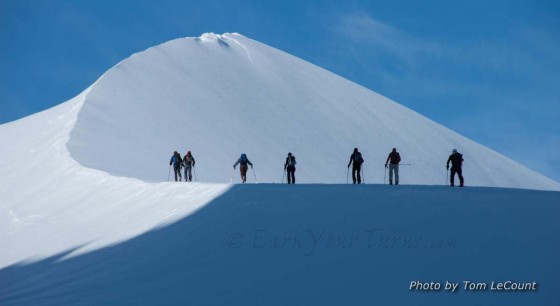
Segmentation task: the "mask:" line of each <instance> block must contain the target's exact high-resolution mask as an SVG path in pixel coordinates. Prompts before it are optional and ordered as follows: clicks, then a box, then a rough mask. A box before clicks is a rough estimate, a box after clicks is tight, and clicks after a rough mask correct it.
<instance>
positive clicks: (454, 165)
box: [447, 149, 465, 187]
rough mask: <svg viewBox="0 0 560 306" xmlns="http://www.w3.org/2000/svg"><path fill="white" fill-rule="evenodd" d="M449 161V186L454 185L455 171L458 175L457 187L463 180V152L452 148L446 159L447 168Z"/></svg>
mask: <svg viewBox="0 0 560 306" xmlns="http://www.w3.org/2000/svg"><path fill="white" fill-rule="evenodd" d="M449 162H451V176H450V177H449V184H450V185H451V187H453V186H455V184H454V183H455V173H457V175H458V176H459V187H463V186H464V183H465V181H464V180H463V169H462V168H463V154H461V153H459V152H457V149H453V152H452V154H451V155H449V158H448V159H447V170H449Z"/></svg>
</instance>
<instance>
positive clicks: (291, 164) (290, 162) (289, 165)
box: [284, 153, 296, 184]
mask: <svg viewBox="0 0 560 306" xmlns="http://www.w3.org/2000/svg"><path fill="white" fill-rule="evenodd" d="M284 170H286V171H287V172H288V184H295V183H296V176H295V173H296V157H295V156H293V155H292V153H288V157H286V162H285V163H284Z"/></svg>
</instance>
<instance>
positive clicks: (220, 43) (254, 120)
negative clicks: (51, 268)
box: [68, 34, 560, 190]
mask: <svg viewBox="0 0 560 306" xmlns="http://www.w3.org/2000/svg"><path fill="white" fill-rule="evenodd" d="M354 147H358V148H360V150H361V151H362V154H363V155H364V158H365V160H366V163H365V164H364V176H365V179H366V182H367V183H383V174H384V168H383V164H384V163H385V159H386V157H387V154H388V153H389V152H390V150H391V149H392V148H393V147H396V148H398V149H399V151H400V153H401V156H402V158H403V162H404V163H411V164H412V166H410V167H406V168H405V167H403V168H402V169H401V172H402V175H401V177H402V178H401V183H403V184H438V185H439V184H444V183H445V180H446V170H445V167H444V165H445V162H446V161H447V157H448V156H449V155H450V153H451V150H452V149H453V148H458V149H459V151H460V152H462V153H464V158H465V164H464V174H465V178H466V183H467V185H469V186H500V187H515V188H531V189H554V190H559V189H560V185H559V184H558V183H556V182H554V181H552V180H550V179H548V178H546V177H544V176H542V175H540V174H538V173H536V172H534V171H531V170H529V169H527V168H525V167H523V166H521V165H519V164H518V163H516V162H514V161H512V160H510V159H508V158H506V157H504V156H502V155H500V154H498V153H496V152H494V151H492V150H490V149H488V148H486V147H484V146H481V145H479V144H477V143H475V142H473V141H471V140H469V139H467V138H465V137H463V136H461V135H458V134H457V133H455V132H453V131H451V130H449V129H447V128H445V127H443V126H441V125H439V124H437V123H435V122H433V121H431V120H429V119H427V118H425V117H423V116H421V115H419V114H417V113H415V112H414V111H411V110H410V109H407V108H405V107H403V106H401V105H399V104H397V103H395V102H393V101H391V100H389V99H387V98H385V97H382V96H380V95H378V94H376V93H374V92H372V91H371V90H368V89H366V88H364V87H361V86H359V85H356V84H355V83H352V82H350V81H348V80H345V79H343V78H341V77H339V76H337V75H335V74H333V73H330V72H328V71H326V70H324V69H321V68H319V67H317V66H314V65H312V64H309V63H307V62H305V61H303V60H301V59H298V58H296V57H293V56H291V55H289V54H286V53H284V52H281V51H279V50H276V49H274V48H271V47H268V46H266V45H263V44H261V43H258V42H256V41H253V40H251V39H248V38H246V37H244V36H242V35H239V34H224V35H214V34H205V35H203V36H201V37H199V38H185V39H177V40H173V41H170V42H167V43H164V44H162V45H159V46H156V47H154V48H150V49H148V50H146V51H144V52H141V53H138V54H135V55H133V56H131V57H130V58H128V59H127V60H125V61H123V62H121V63H120V64H118V65H117V66H116V67H114V68H113V69H111V70H109V71H108V72H107V73H105V74H104V75H103V76H102V77H101V78H100V79H99V81H98V82H97V83H96V84H95V85H93V86H92V88H91V90H90V92H89V93H88V94H87V97H86V98H85V101H84V103H83V106H82V109H81V111H80V113H79V115H78V120H77V122H76V124H75V127H74V129H73V130H72V132H71V137H70V139H69V141H68V148H69V151H70V153H71V156H72V158H73V159H75V160H76V161H77V162H78V163H80V164H82V165H84V166H85V167H88V168H94V169H98V170H101V171H104V172H107V173H109V174H111V175H115V176H125V177H133V178H138V179H141V180H144V181H147V182H159V181H163V180H166V178H167V170H168V169H167V168H166V162H168V161H169V158H170V157H171V153H172V152H173V151H174V150H178V151H179V152H180V153H181V154H182V155H183V154H185V153H186V151H187V150H190V151H192V152H193V155H194V157H195V158H196V159H197V162H198V163H197V168H196V170H197V175H198V179H199V180H200V181H205V182H222V183H225V182H228V181H229V179H230V177H231V175H232V170H233V169H232V165H233V163H234V162H235V161H236V159H237V158H238V157H239V155H240V153H247V154H248V157H249V159H250V160H251V161H252V162H253V163H254V164H255V171H256V174H257V176H258V177H257V178H258V179H260V181H262V182H274V183H276V182H280V180H281V177H282V171H283V168H282V165H283V162H284V160H285V157H286V155H287V153H288V152H292V153H293V154H294V155H295V156H296V157H297V160H298V166H299V167H298V169H297V178H298V181H299V182H301V183H344V182H345V181H346V163H347V162H348V159H349V156H350V154H351V153H352V149H353V148H354ZM235 178H237V175H235Z"/></svg>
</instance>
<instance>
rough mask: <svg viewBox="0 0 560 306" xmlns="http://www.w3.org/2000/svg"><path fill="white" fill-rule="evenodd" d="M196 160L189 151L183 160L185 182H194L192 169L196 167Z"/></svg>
mask: <svg viewBox="0 0 560 306" xmlns="http://www.w3.org/2000/svg"><path fill="white" fill-rule="evenodd" d="M194 164H195V160H194V157H193V156H192V154H191V151H188V152H187V154H185V157H184V158H183V167H185V182H187V181H188V182H192V168H193V167H194Z"/></svg>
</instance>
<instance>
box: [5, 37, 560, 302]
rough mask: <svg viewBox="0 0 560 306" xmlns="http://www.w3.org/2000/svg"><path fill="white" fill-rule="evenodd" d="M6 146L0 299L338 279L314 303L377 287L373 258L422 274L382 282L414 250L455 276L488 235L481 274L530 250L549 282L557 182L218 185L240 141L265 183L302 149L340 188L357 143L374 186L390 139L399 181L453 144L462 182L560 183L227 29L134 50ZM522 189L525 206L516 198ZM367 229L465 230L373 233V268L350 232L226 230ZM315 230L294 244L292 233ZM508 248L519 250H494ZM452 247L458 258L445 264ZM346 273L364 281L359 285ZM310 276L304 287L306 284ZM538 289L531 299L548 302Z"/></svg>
mask: <svg viewBox="0 0 560 306" xmlns="http://www.w3.org/2000/svg"><path fill="white" fill-rule="evenodd" d="M0 143H2V146H1V147H0V156H1V158H0V170H1V174H2V175H0V245H1V246H2V252H0V304H3V305H4V304H6V305H12V304H13V305H29V304H30V303H31V304H37V305H41V304H45V305H64V304H76V303H83V304H91V305H101V304H103V305H122V304H137V303H136V302H138V301H144V304H157V303H160V304H161V303H163V304H178V303H179V304H180V303H183V304H184V303H185V302H193V301H194V304H215V303H222V304H223V303H225V304H228V303H229V304H231V303H232V301H236V300H237V299H238V298H241V301H245V302H247V304H259V303H260V304H263V303H264V304H271V305H272V304H275V303H276V304H278V305H281V304H286V303H288V302H290V301H292V300H291V299H290V298H289V297H288V296H285V297H278V299H276V302H275V303H273V302H272V301H271V300H270V299H271V298H275V297H276V296H275V294H276V293H274V292H275V290H276V288H277V287H278V285H279V284H285V283H286V282H288V283H292V284H293V286H291V287H290V286H288V287H286V289H287V292H288V293H293V294H295V296H296V298H297V297H300V299H299V301H307V300H306V298H307V297H305V296H306V294H307V293H312V294H313V293H316V294H317V296H323V295H322V293H321V292H323V290H324V288H323V285H321V281H322V280H326V279H330V280H331V281H332V282H331V283H330V285H329V286H332V288H331V289H332V290H328V291H329V292H330V293H331V294H327V295H324V296H323V299H322V300H321V301H324V302H329V301H331V302H333V301H335V302H336V301H338V302H342V300H341V298H342V296H333V294H334V293H335V292H336V290H340V291H339V292H343V293H348V294H349V296H353V298H354V299H357V300H356V301H360V300H361V299H362V298H367V296H368V294H369V293H368V292H369V291H368V290H369V288H370V287H369V284H371V282H374V285H376V286H382V285H383V284H384V283H383V282H384V280H383V279H380V278H376V279H370V278H369V276H367V275H377V276H388V275H391V273H393V272H394V271H391V269H392V268H391V266H386V265H383V264H382V263H383V262H384V261H389V262H391V263H392V264H394V266H392V267H396V266H401V265H402V264H403V262H410V263H411V265H409V266H407V269H410V270H409V271H413V272H414V273H416V274H414V273H413V274H410V273H404V272H405V270H404V269H400V270H399V271H400V274H398V275H396V276H391V277H390V280H391V281H392V282H393V283H396V282H398V283H402V282H405V283H406V282H407V281H410V280H412V278H413V277H419V278H422V277H424V278H426V277H427V275H429V273H428V272H429V271H425V270H422V269H423V268H422V267H428V265H427V264H425V263H426V262H429V264H430V267H436V266H439V265H440V264H441V263H446V266H445V267H444V268H441V269H440V268H438V269H437V272H438V276H441V277H442V279H445V277H448V276H449V275H446V274H445V271H448V269H449V268H450V267H455V269H456V270H457V272H458V273H459V272H461V273H463V275H467V274H465V273H469V271H471V270H472V269H474V268H475V267H476V268H479V267H480V265H479V264H477V262H476V261H472V260H471V259H472V256H473V254H479V253H480V254H482V253H484V252H486V250H488V249H491V251H490V253H491V254H493V255H492V260H491V261H490V263H491V265H490V264H489V266H488V268H493V270H492V269H490V270H492V271H495V272H496V273H497V274H494V275H490V274H485V275H484V276H485V277H487V279H490V278H491V277H495V276H496V275H497V276H500V277H502V276H503V277H504V278H506V277H509V276H510V275H511V273H510V274H508V273H509V272H511V271H512V269H513V268H515V267H518V264H519V265H521V264H522V263H523V262H524V260H525V261H526V260H528V259H530V263H531V264H533V265H535V264H536V265H537V266H538V267H537V268H538V269H537V270H535V269H533V266H532V265H527V267H526V269H525V268H524V270H522V271H521V272H519V273H518V274H517V275H513V276H519V277H520V278H522V279H532V278H537V276H542V277H541V278H540V280H542V281H543V282H544V281H549V282H555V281H556V280H557V279H555V278H554V277H553V276H551V275H550V274H547V272H546V271H549V268H550V266H551V265H554V264H553V263H552V262H551V261H550V258H554V257H556V256H552V255H551V256H548V255H547V256H548V257H547V256H544V257H543V256H541V255H539V254H553V255H557V254H558V248H557V247H556V246H557V243H556V242H557V237H556V236H554V235H553V234H552V233H556V232H557V228H558V226H557V223H556V222H555V221H554V220H556V218H555V216H557V215H558V205H557V200H558V193H557V192H542V191H540V192H539V191H530V190H508V189H496V190H493V189H488V188H465V189H463V190H460V189H453V190H452V189H451V188H445V187H443V186H442V187H434V186H399V188H402V189H389V188H390V187H389V186H341V185H312V184H309V185H307V186H291V187H295V188H294V189H287V188H290V186H279V185H276V186H275V185H272V184H261V185H252V186H239V185H229V184H223V183H225V182H228V181H229V179H230V177H232V176H233V177H234V178H235V182H238V180H239V179H238V175H237V172H233V168H232V165H233V163H234V162H235V161H236V159H237V158H238V157H239V154H240V153H247V154H248V157H249V159H250V160H251V161H252V162H253V163H254V165H255V174H256V175H258V179H259V182H268V183H279V182H280V180H281V175H282V173H281V171H282V170H283V168H282V166H283V162H284V159H285V157H286V154H287V152H288V151H290V152H292V153H294V155H295V156H296V157H297V161H298V168H297V172H296V176H297V179H298V182H299V183H345V182H346V171H347V169H346V164H347V162H348V158H349V156H350V153H351V152H352V149H353V148H354V147H359V148H360V149H361V151H362V153H363V154H364V158H365V160H366V163H365V169H364V176H365V180H366V183H368V184H370V183H377V184H382V183H383V174H384V167H383V164H384V162H385V159H386V157H387V154H388V153H389V151H390V149H391V148H392V147H397V148H398V149H399V151H400V152H401V156H402V157H403V163H411V164H412V166H408V167H404V166H403V167H401V183H402V184H405V185H407V184H410V185H412V184H418V185H443V184H444V182H445V178H446V177H445V176H446V172H445V168H444V166H445V162H446V160H447V157H448V156H449V153H450V151H451V149H453V148H457V149H459V151H460V152H461V153H463V154H464V157H465V164H464V175H465V179H466V184H467V186H473V185H474V186H476V185H478V186H487V187H513V188H522V189H539V190H560V185H559V184H558V183H557V182H555V181H553V180H551V179H548V178H546V177H544V176H542V175H540V174H538V173H536V172H534V171H532V170H529V169H527V168H525V167H523V166H522V165H520V164H518V163H516V162H514V161H512V160H510V159H508V158H506V157H504V156H503V155H500V154H499V153H496V152H494V151H492V150H490V149H488V148H486V147H484V146H481V145H479V144H477V143H475V142H473V141H471V140H469V139H467V138H465V137H463V136H461V135H458V134H457V133H455V132H453V131H451V130H449V129H447V128H445V127H443V126H441V125H439V124H437V123H435V122H433V121H431V120H429V119H426V118H425V117H423V116H421V115H419V114H417V113H415V112H413V111H411V110H409V109H407V108H405V107H403V106H401V105H399V104H397V103H395V102H393V101H391V100H389V99H387V98H385V97H382V96H380V95H378V94H376V93H374V92H372V91H370V90H368V89H366V88H363V87H361V86H359V85H356V84H354V83H352V82H349V81H347V80H345V79H343V78H341V77H339V76H337V75H334V74H332V73H330V72H328V71H325V70H323V69H321V68H319V67H316V66H314V65H312V64H309V63H307V62H305V61H302V60H301V59H298V58H296V57H293V56H290V55H288V54H286V53H284V52H281V51H279V50H276V49H274V48H271V47H268V46H266V45H263V44H261V43H259V42H256V41H253V40H251V39H248V38H246V37H244V36H242V35H239V34H224V35H215V34H205V35H203V36H201V37H199V38H184V39H177V40H173V41H170V42H167V43H164V44H162V45H160V46H156V47H154V48H150V49H148V50H146V51H144V52H141V53H138V54H135V55H133V56H131V57H130V58H128V59H126V60H124V61H123V62H121V63H120V64H118V65H117V66H115V67H114V68H112V69H110V70H109V71H108V72H107V73H106V74H104V75H103V76H102V77H101V78H100V79H99V80H98V81H97V82H96V83H95V84H93V85H92V86H91V87H90V88H88V89H86V90H85V91H84V92H83V93H81V94H80V95H78V96H77V97H75V98H74V99H71V100H70V101H68V102H65V103H63V104H61V105H59V106H56V107H54V108H51V109H49V110H46V111H43V112H41V113H38V114H35V115H32V116H29V117H26V118H23V119H21V120H18V121H15V122H11V123H7V124H3V125H1V126H0ZM173 150H180V152H181V154H184V153H185V151H186V150H191V151H192V152H193V154H194V157H195V158H196V161H197V166H196V174H197V180H198V182H196V183H189V184H187V183H175V182H167V176H168V170H169V166H168V165H169V159H170V157H171V152H172V151H173ZM249 178H250V179H251V180H254V179H253V176H252V173H249ZM232 187H233V188H232ZM354 187H356V188H361V189H351V188H354ZM407 188H408V189H407ZM355 190H359V191H357V192H356V191H355ZM457 192H463V193H461V195H459V194H458V193H457ZM533 200H534V201H535V203H534V205H535V209H527V204H529V205H533V203H531V201H533ZM502 202H503V203H502ZM554 202H556V204H553V203H554ZM442 203H445V204H442ZM448 204H449V205H448ZM496 204H497V205H499V207H494V206H493V205H496ZM201 212H202V213H201ZM418 218H419V219H418ZM496 220H497V221H496ZM178 221H180V222H178ZM358 221H359V222H358ZM496 222H498V223H497V224H498V225H496ZM469 224H477V226H478V227H476V228H472V226H471V225H469ZM370 225H371V226H374V227H375V226H381V227H382V228H383V229H384V230H385V231H389V233H388V234H387V235H393V234H394V233H397V234H398V233H401V232H403V231H404V232H405V234H406V232H407V231H409V232H408V233H409V234H410V231H413V232H414V231H416V230H421V231H422V233H424V234H426V235H428V236H430V237H432V238H430V239H435V240H437V239H439V238H446V237H448V236H447V235H442V234H441V233H442V232H444V230H447V229H448V228H453V230H452V231H451V232H446V233H450V235H452V237H451V240H453V241H455V240H458V241H459V243H463V244H460V245H458V246H455V245H453V247H450V249H449V250H446V251H442V252H438V251H428V252H424V253H422V252H423V251H421V254H420V255H418V254H415V255H414V256H413V257H414V258H417V260H418V261H417V262H411V261H410V260H409V257H408V256H409V255H410V252H408V251H407V247H403V248H402V249H403V250H400V251H398V252H396V253H397V257H394V253H391V252H387V251H386V250H385V248H384V247H381V249H383V251H382V252H381V255H379V254H377V255H375V256H381V257H382V258H377V257H376V258H375V260H376V261H375V263H372V262H370V260H371V259H372V258H373V257H371V256H372V254H371V253H368V252H369V251H368V250H369V249H368V248H364V247H361V248H355V249H352V251H348V252H345V251H342V252H343V253H340V252H338V251H337V250H331V249H330V247H328V244H325V245H326V247H323V249H322V250H323V251H322V252H317V254H319V255H315V256H307V255H306V254H307V252H308V250H307V251H306V250H296V251H295V252H292V253H289V254H288V258H287V259H286V258H285V257H284V256H283V255H285V250H283V249H282V250H280V251H278V250H277V249H271V248H270V247H268V248H265V251H264V252H260V251H259V250H257V251H255V250H254V249H255V248H254V246H255V245H254V243H253V245H252V247H251V245H250V243H249V242H248V241H244V243H245V244H243V247H244V248H242V249H241V251H240V252H239V251H236V250H235V249H236V246H235V245H234V246H233V247H232V246H231V245H230V244H229V243H230V239H231V237H232V236H231V235H235V234H236V233H238V232H239V233H241V234H243V235H246V237H247V236H249V237H251V236H253V237H254V236H255V235H256V234H255V233H256V232H255V231H257V232H258V231H259V230H260V229H263V228H264V229H265V230H267V231H269V233H272V234H271V235H274V233H280V235H281V236H282V235H284V236H286V235H287V236H289V235H291V234H292V231H296V232H297V233H299V234H298V235H302V236H304V237H306V239H311V238H310V237H309V230H308V228H311V229H312V230H313V231H315V232H321V230H323V229H326V230H327V231H331V232H334V234H336V235H338V234H340V233H342V235H353V234H355V233H361V231H363V229H364V228H367V227H368V226H370ZM413 225H414V226H413ZM519 225H523V226H521V227H520V226H519ZM493 230H495V231H496V233H494V234H491V235H487V233H488V232H490V231H493ZM473 235H474V236H473ZM233 237H234V238H235V236H233ZM391 237H392V236H391ZM538 237H544V238H542V239H547V240H546V241H550V243H544V244H543V243H540V242H539V240H538V239H540V238H538ZM133 238H134V239H133ZM477 239H479V240H477ZM481 241H482V242H481ZM234 242H235V241H234ZM553 242H554V243H553ZM517 244H519V249H516V248H517ZM313 245H314V244H313V241H312V240H311V241H309V240H308V241H307V242H305V248H310V247H312V246H313ZM376 245H377V247H376V249H379V248H380V247H379V245H378V244H376ZM175 246H178V247H177V248H176V247H175ZM502 247H504V248H505V249H506V251H503V249H502ZM456 249H459V250H456ZM524 249H531V250H536V251H534V252H531V254H529V253H527V254H525V253H521V252H520V250H524ZM115 252H116V253H115ZM255 252H256V253H255ZM289 252H291V251H289ZM477 252H478V253H477ZM504 252H509V253H514V254H517V255H516V256H517V257H515V256H514V257H508V258H509V259H508V260H509V261H507V262H506V263H507V264H503V254H504ZM54 254H58V255H57V256H55V257H53V258H51V259H49V260H44V258H45V257H47V256H52V255H54ZM417 255H418V256H419V257H417ZM484 255H487V254H484ZM182 256H185V257H182ZM480 256H483V255H480ZM484 259H485V258H482V257H481V258H479V259H478V260H481V261H483V260H484ZM38 260H43V261H38ZM341 260H342V261H341ZM461 260H462V261H467V262H469V264H467V265H465V266H460V265H457V264H455V263H456V262H457V261H461ZM33 262H35V263H33ZM341 262H342V264H341V265H340V266H338V263H341ZM16 263H19V264H17V265H14V264H16ZM335 263H336V264H335ZM253 267H257V268H253ZM333 267H334V268H333ZM336 267H339V268H340V270H337V269H338V268H336ZM364 267H366V269H365V270H363V269H362V268H364ZM442 267H443V266H442ZM557 267H558V265H557V264H555V265H554V266H553V268H557ZM269 268H270V269H271V271H272V272H271V273H268V272H267V271H266V269H269ZM415 269H416V270H415ZM417 269H420V270H417ZM458 270H461V271H458ZM490 270H488V271H490ZM228 271H229V272H228ZM360 271H362V272H360ZM535 271H536V272H535ZM230 272H231V273H230ZM248 272H249V274H246V273H248ZM307 272H309V273H307ZM365 272H369V274H367V275H366V273H365ZM378 272H379V273H378ZM488 273H490V272H488ZM244 275H248V276H244ZM313 275H315V276H313ZM463 275H458V276H456V277H463ZM339 276H341V277H340V278H338V277H339ZM467 276H469V275H467ZM355 278H357V279H359V280H360V279H361V280H364V281H365V282H362V284H363V285H360V287H359V288H357V287H355V286H354V285H353V283H352V281H351V280H353V279H355ZM216 279H219V281H218V284H219V286H216V285H214V284H215V283H216ZM368 281H371V282H369V283H368ZM457 281H459V280H457ZM192 284H198V285H192ZM345 284H346V285H345ZM307 285H311V290H312V291H311V292H307V293H306V292H305V291H302V290H301V288H303V287H305V286H307ZM108 286H113V287H112V288H108ZM137 286H140V287H137ZM235 286H238V287H237V288H236V287H235ZM345 286H346V287H345ZM403 286H406V285H403ZM138 288H152V289H150V290H138ZM212 288H214V289H215V288H219V292H218V294H215V293H214V290H213V289H212ZM251 288H253V289H251ZM377 288H378V289H379V288H380V287H377ZM185 290H186V291H185ZM236 290H241V291H239V292H238V291H236ZM391 290H392V291H385V290H380V292H379V293H380V294H383V293H386V297H387V298H389V299H388V301H390V300H391V294H393V293H394V296H395V297H396V296H401V297H402V296H405V299H407V301H406V302H407V303H408V304H410V302H414V300H410V299H412V297H411V296H410V295H406V294H404V295H403V294H402V292H406V290H404V289H403V290H404V291H401V290H400V289H398V290H397V289H396V287H394V286H393V287H392V289H391ZM107 292H111V294H107ZM138 292H141V293H140V294H139V293H138ZM185 292H186V293H185ZM543 292H544V293H541V294H540V295H539V296H538V298H539V299H541V300H540V301H542V300H543V299H544V301H547V298H550V297H552V298H556V299H557V295H555V293H554V292H552V291H547V290H546V289H545V290H543ZM320 293H321V294H320ZM352 293H356V294H355V295H352ZM530 298H531V297H529V298H528V299H530ZM144 299H145V300H144ZM475 299H478V298H475ZM493 299H496V300H497V302H500V301H501V300H499V299H500V297H498V296H497V295H494V297H493ZM522 300H523V299H520V300H519V301H522ZM432 301H433V300H432ZM442 301H443V304H449V303H452V302H453V303H454V301H449V300H447V299H446V300H440V301H439V302H442ZM523 301H525V302H526V301H527V300H523ZM267 302H268V303H267ZM284 302H285V303H284ZM470 302H473V301H472V300H471V301H470ZM140 304H141V303H140ZM338 304H340V303H338ZM436 304H438V303H436ZM440 304H441V303H440ZM467 304H468V303H467ZM543 305H544V304H543Z"/></svg>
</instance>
